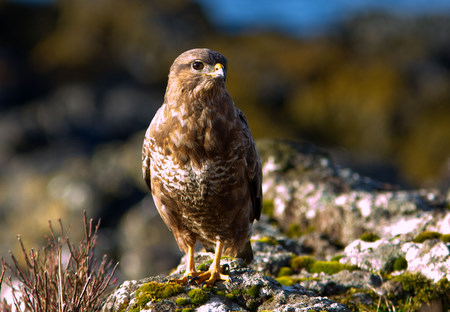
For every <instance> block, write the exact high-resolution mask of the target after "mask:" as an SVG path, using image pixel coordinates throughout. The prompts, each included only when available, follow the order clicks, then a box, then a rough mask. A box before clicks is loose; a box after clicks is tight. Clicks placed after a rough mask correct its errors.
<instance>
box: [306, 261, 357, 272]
mask: <svg viewBox="0 0 450 312" xmlns="http://www.w3.org/2000/svg"><path fill="white" fill-rule="evenodd" d="M357 268H358V267H357V266H354V265H348V264H343V263H340V262H337V261H315V262H314V263H313V264H312V265H311V266H310V268H309V270H308V271H309V272H310V273H321V272H323V273H325V274H329V275H332V274H336V273H338V272H340V271H343V270H349V271H354V270H356V269H357Z"/></svg>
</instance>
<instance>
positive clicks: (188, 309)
mask: <svg viewBox="0 0 450 312" xmlns="http://www.w3.org/2000/svg"><path fill="white" fill-rule="evenodd" d="M181 312H194V308H184V309H183V310H181Z"/></svg>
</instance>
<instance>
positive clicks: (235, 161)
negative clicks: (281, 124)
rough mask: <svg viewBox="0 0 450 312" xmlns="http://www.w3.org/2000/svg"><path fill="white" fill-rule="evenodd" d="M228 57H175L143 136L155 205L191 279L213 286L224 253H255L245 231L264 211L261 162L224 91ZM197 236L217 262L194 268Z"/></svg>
mask: <svg viewBox="0 0 450 312" xmlns="http://www.w3.org/2000/svg"><path fill="white" fill-rule="evenodd" d="M226 65H227V60H226V58H225V57H224V56H223V55H221V54H220V53H218V52H215V51H212V50H209V49H193V50H189V51H186V52H184V53H182V54H181V55H180V56H178V57H177V58H176V59H175V61H174V63H173V65H172V66H171V68H170V74H169V82H168V85H167V89H166V95H165V98H164V104H163V105H162V106H161V108H160V109H159V110H158V112H157V113H156V115H155V117H154V118H153V120H152V122H151V123H150V126H149V128H148V129H147V132H146V134H145V139H144V145H143V149H142V172H143V176H144V180H145V182H146V183H147V186H148V187H149V189H150V190H151V192H152V195H153V199H154V201H155V204H156V207H157V208H158V211H159V213H160V215H161V217H162V219H163V220H164V222H165V223H166V225H167V226H168V227H169V229H170V230H171V231H172V232H173V235H174V237H175V239H176V241H177V243H178V246H179V247H180V249H181V250H183V251H184V252H186V253H187V254H188V255H189V257H188V263H187V270H186V273H185V277H184V279H182V280H180V281H182V282H185V281H186V280H188V279H189V278H190V277H194V278H197V279H199V281H201V282H203V281H205V280H207V283H208V284H209V285H212V284H213V283H214V282H215V280H217V279H227V277H226V276H224V275H222V274H220V256H221V255H222V252H224V253H225V254H226V255H229V256H232V257H241V258H244V259H245V260H246V261H247V262H249V261H251V260H252V259H253V253H252V249H251V246H250V241H249V236H250V233H251V226H252V223H253V221H254V220H255V219H256V220H258V219H259V217H260V214H261V203H262V191H261V179H262V177H261V176H262V173H261V162H260V160H259V156H258V153H257V151H256V147H255V143H254V141H253V138H252V135H251V133H250V130H249V127H248V123H247V120H246V118H245V116H244V114H243V113H242V112H241V111H240V110H239V109H237V108H236V107H235V106H234V103H233V100H232V99H231V96H230V95H229V94H228V92H227V90H226V89H225V76H226ZM197 241H200V242H201V243H202V244H203V246H204V247H205V248H206V249H208V250H210V249H213V248H214V247H215V250H216V254H215V261H214V262H213V264H212V265H211V269H210V271H209V272H206V273H198V272H196V271H195V264H194V246H195V243H196V242H197Z"/></svg>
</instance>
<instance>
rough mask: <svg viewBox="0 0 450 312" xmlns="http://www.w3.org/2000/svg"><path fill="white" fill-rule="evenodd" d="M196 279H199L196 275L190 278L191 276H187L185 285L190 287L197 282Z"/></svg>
mask: <svg viewBox="0 0 450 312" xmlns="http://www.w3.org/2000/svg"><path fill="white" fill-rule="evenodd" d="M198 279H200V277H199V276H198V275H195V276H192V275H188V276H187V279H186V283H187V284H188V285H192V283H194V282H195V281H197V280H198Z"/></svg>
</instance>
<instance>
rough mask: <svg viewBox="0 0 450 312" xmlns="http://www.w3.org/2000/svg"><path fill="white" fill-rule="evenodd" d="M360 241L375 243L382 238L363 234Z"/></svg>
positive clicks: (373, 234)
mask: <svg viewBox="0 0 450 312" xmlns="http://www.w3.org/2000/svg"><path fill="white" fill-rule="evenodd" d="M360 239H361V240H362V241H364V242H368V243H373V242H376V241H377V240H379V239H380V237H379V236H378V235H377V234H375V233H368V232H366V233H363V234H362V235H361V236H360Z"/></svg>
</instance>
